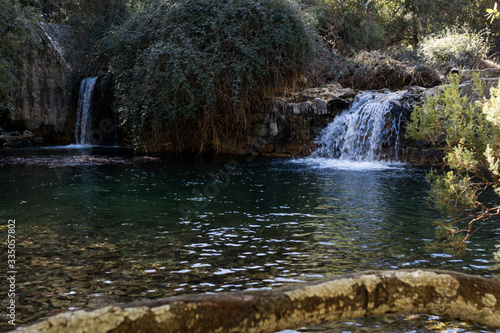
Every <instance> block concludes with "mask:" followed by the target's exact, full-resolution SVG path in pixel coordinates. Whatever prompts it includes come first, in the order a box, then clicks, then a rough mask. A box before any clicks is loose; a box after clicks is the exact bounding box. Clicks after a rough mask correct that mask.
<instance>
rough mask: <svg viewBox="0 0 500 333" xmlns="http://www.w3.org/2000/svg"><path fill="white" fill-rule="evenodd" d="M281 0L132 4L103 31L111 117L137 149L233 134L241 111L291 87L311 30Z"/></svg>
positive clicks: (187, 145) (207, 142) (309, 52)
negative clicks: (114, 114)
mask: <svg viewBox="0 0 500 333" xmlns="http://www.w3.org/2000/svg"><path fill="white" fill-rule="evenodd" d="M304 17H305V16H304V15H303V14H302V13H301V12H300V10H299V9H298V7H296V5H295V4H294V3H292V2H291V1H288V0H267V1H262V2H261V1H255V0H222V1H212V0H176V1H161V2H159V3H155V4H152V5H150V6H145V7H141V8H139V9H138V10H137V13H136V14H135V15H133V16H132V17H131V18H130V19H129V20H128V21H127V22H125V23H124V24H123V25H121V26H120V27H119V28H118V29H117V30H115V31H113V32H112V33H110V35H109V36H108V37H107V39H106V41H107V43H106V44H104V45H105V47H109V50H110V51H112V57H111V62H110V65H111V70H112V72H113V73H114V74H115V76H116V84H115V86H116V95H117V97H118V99H119V103H120V109H121V118H122V121H124V122H126V123H127V125H128V126H129V128H130V132H131V136H132V138H133V139H134V143H135V145H136V146H137V147H138V148H140V149H141V148H142V149H146V150H176V151H186V150H192V151H196V152H203V151H207V150H210V149H211V148H212V146H213V145H214V144H216V143H217V142H220V141H224V140H226V141H228V140H229V141H232V142H235V141H236V139H237V137H238V136H239V135H242V134H244V133H245V132H246V130H247V127H248V126H247V125H248V120H249V115H250V111H251V110H252V109H254V108H257V107H258V106H259V104H260V103H261V102H262V101H263V99H264V98H265V97H268V96H273V95H275V94H276V93H278V92H282V91H283V90H286V89H287V88H291V87H293V85H294V84H295V82H297V80H298V79H299V78H300V77H301V75H302V74H303V71H304V69H305V68H306V67H307V65H308V64H309V62H310V60H311V59H312V56H313V54H314V47H313V32H312V31H311V30H310V29H309V28H308V24H307V22H306V21H305V19H304Z"/></svg>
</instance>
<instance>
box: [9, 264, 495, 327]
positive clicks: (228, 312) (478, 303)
mask: <svg viewBox="0 0 500 333" xmlns="http://www.w3.org/2000/svg"><path fill="white" fill-rule="evenodd" d="M499 300H500V283H499V282H498V281H497V280H495V279H487V278H484V277H480V276H471V275H466V274H462V273H457V272H452V271H439V270H420V269H413V270H394V271H371V272H370V271H368V272H361V273H355V274H351V275H346V276H342V277H338V278H336V279H333V280H330V281H321V282H316V283H309V284H302V283H297V284H293V285H291V286H288V287H283V288H277V289H273V290H260V291H254V292H235V293H220V294H213V295H210V294H202V295H188V296H180V297H172V298H165V299H159V300H151V301H144V302H137V303H131V304H123V305H119V306H108V307H105V308H101V309H98V310H94V311H90V312H87V311H84V310H79V311H71V312H65V313H61V314H59V315H56V316H53V317H49V318H48V319H46V320H44V321H42V322H40V323H37V324H34V325H31V326H27V327H20V328H18V329H17V330H16V331H15V332H18V333H24V332H26V333H27V332H30V333H34V332H40V333H49V332H54V333H56V332H94V333H98V332H102V333H104V332H120V333H125V332H162V333H166V332H192V333H195V332H200V333H207V332H261V333H262V332H277V331H280V330H284V329H296V328H298V327H302V326H308V325H311V324H317V323H325V322H331V321H335V320H346V319H353V318H363V317H366V316H378V315H382V314H386V313H407V314H412V313H426V314H433V315H438V316H444V317H447V318H454V319H459V320H464V321H467V322H470V323H477V324H481V325H485V326H490V327H492V328H493V327H495V328H500V302H499Z"/></svg>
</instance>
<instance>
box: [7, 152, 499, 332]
mask: <svg viewBox="0 0 500 333" xmlns="http://www.w3.org/2000/svg"><path fill="white" fill-rule="evenodd" d="M75 159H77V160H78V159H80V160H81V163H80V164H78V163H74V161H75ZM249 160H250V159H244V158H238V159H233V158H226V159H209V158H199V159H197V160H185V161H179V160H175V159H169V158H162V159H153V158H136V157H133V156H131V155H130V154H123V152H119V153H113V154H112V155H109V154H107V153H105V152H102V154H101V152H99V153H95V152H94V153H92V154H90V155H85V154H84V155H82V153H81V152H75V151H70V150H61V151H51V150H44V151H28V152H26V153H24V154H23V155H21V156H17V157H15V156H12V154H11V153H9V154H6V153H5V151H4V152H3V155H2V157H0V165H2V166H1V167H0V186H1V188H2V191H1V193H0V202H1V206H0V212H1V216H2V217H3V219H4V222H5V223H6V221H7V219H15V220H16V232H17V233H16V236H17V243H16V244H17V248H16V250H17V257H16V260H17V262H16V264H17V271H18V276H17V277H18V288H19V304H20V308H19V315H20V317H19V319H20V323H21V322H22V323H26V322H31V321H33V320H36V319H37V318H40V317H42V316H46V315H49V314H55V313H58V312H61V311H68V310H76V309H81V308H85V309H88V308H96V307H100V306H103V305H108V304H115V303H124V302H130V301H136V300H144V299H154V298H160V297H167V296H173V295H183V294H191V293H206V292H221V291H237V290H251V289H262V288H272V287H277V286H281V285H284V284H289V283H297V282H301V281H314V280H321V279H327V278H330V277H333V276H337V275H340V274H344V273H350V272H357V271H363V270H373V269H398V268H416V267H419V268H442V269H452V270H457V271H462V272H466V273H472V274H480V275H484V276H492V275H495V274H497V273H498V270H499V266H498V262H496V261H495V260H494V252H495V251H496V246H497V244H498V243H499V240H500V237H499V233H500V232H499V230H498V227H495V225H494V223H493V222H494V221H492V222H490V223H489V224H488V225H487V226H485V227H484V228H483V229H482V230H481V231H480V232H478V233H477V234H476V235H475V238H474V239H473V240H474V243H473V244H471V246H470V248H469V250H468V251H467V254H466V255H465V256H464V257H463V258H454V257H452V256H450V255H447V254H444V253H443V252H442V251H440V250H428V249H426V248H425V247H426V242H427V241H428V240H432V239H433V236H434V227H433V225H432V222H431V221H432V219H433V218H434V217H436V215H435V214H436V213H435V212H433V211H429V209H428V208H427V204H426V200H427V197H428V196H427V191H428V184H427V182H426V181H425V172H426V170H421V169H415V168H410V167H406V166H404V165H401V164H396V165H380V164H379V165H378V167H374V166H375V164H374V165H373V167H369V166H367V165H364V166H363V165H362V164H361V165H360V164H358V165H357V166H356V165H351V167H349V166H347V165H346V164H341V165H338V164H336V162H334V161H331V160H328V159H324V160H317V159H316V160H308V159H303V160H285V159H252V160H251V161H249ZM44 161H45V162H44ZM49 162H50V163H49ZM6 228H7V227H6V226H5V225H4V227H2V229H1V230H2V231H3V232H4V233H5V232H6ZM4 252H5V251H4ZM5 256H6V253H2V260H4V261H5V260H6V258H5ZM1 296H2V299H6V290H5V289H2V295H1ZM436 325H437V326H436ZM432 327H439V330H438V331H446V330H447V329H448V330H449V331H451V330H452V329H455V328H456V329H457V330H455V331H463V332H466V331H470V332H482V331H485V332H486V331H492V330H488V329H487V328H481V327H476V326H467V325H465V324H463V323H459V322H456V321H448V320H446V319H440V318H437V317H428V316H392V317H391V316H385V317H377V318H369V319H364V320H356V321H348V322H338V323H330V324H326V325H321V326H314V327H311V328H307V329H304V330H303V331H308V332H317V331H322V332H326V331H329V332H342V331H346V332H349V331H351V332H360V331H379V332H391V331H394V332H401V331H412V330H413V331H415V332H417V331H419V332H420V331H422V332H423V331H429V330H431V328H432ZM4 328H5V327H4ZM493 331H494V330H493Z"/></svg>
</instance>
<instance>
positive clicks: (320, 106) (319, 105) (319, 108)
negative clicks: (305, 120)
mask: <svg viewBox="0 0 500 333" xmlns="http://www.w3.org/2000/svg"><path fill="white" fill-rule="evenodd" d="M312 109H313V111H314V113H315V114H317V115H323V114H326V113H328V104H327V102H326V101H325V100H324V99H321V98H315V99H314V102H313V104H312Z"/></svg>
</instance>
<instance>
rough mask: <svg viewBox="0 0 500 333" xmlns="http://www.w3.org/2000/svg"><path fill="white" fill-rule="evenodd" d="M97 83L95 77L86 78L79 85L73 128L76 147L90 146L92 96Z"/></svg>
mask: <svg viewBox="0 0 500 333" xmlns="http://www.w3.org/2000/svg"><path fill="white" fill-rule="evenodd" d="M96 82H97V76H91V77H86V78H85V79H83V81H82V83H81V84H80V92H79V97H78V112H77V119H76V128H75V139H76V144H77V145H82V146H86V145H90V144H91V137H92V114H91V106H92V95H93V92H94V87H95V84H96Z"/></svg>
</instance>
